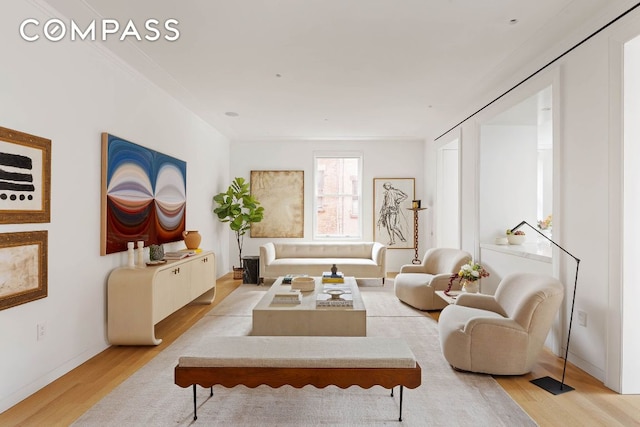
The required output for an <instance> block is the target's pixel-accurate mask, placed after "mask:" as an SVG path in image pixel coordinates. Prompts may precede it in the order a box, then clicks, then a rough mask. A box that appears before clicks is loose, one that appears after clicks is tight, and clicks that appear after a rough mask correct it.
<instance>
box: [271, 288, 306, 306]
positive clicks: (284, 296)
mask: <svg viewBox="0 0 640 427" xmlns="http://www.w3.org/2000/svg"><path fill="white" fill-rule="evenodd" d="M301 302H302V294H301V293H300V291H299V290H297V289H296V290H292V291H281V292H276V293H275V294H274V295H273V300H271V304H300V303H301Z"/></svg>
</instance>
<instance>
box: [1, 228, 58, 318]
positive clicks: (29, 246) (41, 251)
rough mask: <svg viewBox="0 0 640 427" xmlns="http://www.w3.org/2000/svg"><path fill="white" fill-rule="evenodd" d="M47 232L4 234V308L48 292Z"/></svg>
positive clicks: (2, 250)
mask: <svg viewBox="0 0 640 427" xmlns="http://www.w3.org/2000/svg"><path fill="white" fill-rule="evenodd" d="M46 252H47V232H46V231H34V232H23V233H4V234H0V310H2V309H5V308H9V307H13V306H16V305H19V304H24V303H26V302H29V301H33V300H36V299H40V298H44V297H46V296H47V266H46V263H47V254H46Z"/></svg>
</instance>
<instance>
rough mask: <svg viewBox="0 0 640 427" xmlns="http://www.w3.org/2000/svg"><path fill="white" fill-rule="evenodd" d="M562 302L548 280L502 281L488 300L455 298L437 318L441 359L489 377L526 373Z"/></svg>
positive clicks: (516, 277) (521, 277)
mask: <svg viewBox="0 0 640 427" xmlns="http://www.w3.org/2000/svg"><path fill="white" fill-rule="evenodd" d="M563 297H564V287H563V286H562V283H560V282H559V281H558V280H556V279H554V278H553V277H550V276H546V275H542V274H532V273H516V274H511V275H508V276H506V277H505V278H504V279H502V281H501V282H500V284H499V285H498V289H497V290H496V294H495V296H494V295H483V294H461V295H460V296H458V298H457V300H456V303H455V304H454V305H450V306H448V307H446V308H445V309H444V310H442V313H440V318H439V319H438V330H439V334H440V345H441V347H442V354H443V355H444V358H445V359H446V360H447V362H449V364H450V365H451V366H453V367H454V368H457V369H461V370H464V371H472V372H481V373H486V374H493V375H521V374H526V373H527V372H530V371H531V369H532V368H533V365H534V364H535V363H536V360H537V358H538V355H539V353H540V351H541V350H542V347H543V346H544V341H545V339H546V337H547V334H548V333H549V330H550V329H551V324H552V323H553V319H554V318H555V316H556V313H557V312H558V309H559V308H560V304H561V303H562V298H563Z"/></svg>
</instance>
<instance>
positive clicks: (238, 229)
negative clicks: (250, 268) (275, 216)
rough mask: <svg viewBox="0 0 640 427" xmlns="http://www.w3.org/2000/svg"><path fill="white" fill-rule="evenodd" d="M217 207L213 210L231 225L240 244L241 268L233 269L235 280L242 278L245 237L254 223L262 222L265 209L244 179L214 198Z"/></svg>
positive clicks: (222, 220) (238, 179) (219, 217)
mask: <svg viewBox="0 0 640 427" xmlns="http://www.w3.org/2000/svg"><path fill="white" fill-rule="evenodd" d="M213 201H214V202H215V203H216V204H217V207H216V208H215V209H214V210H213V213H215V214H216V215H217V216H218V219H219V220H220V221H221V222H226V223H228V224H229V227H230V228H231V230H232V231H233V232H234V233H235V236H236V242H237V243H238V259H239V261H240V262H239V267H238V268H236V267H235V266H234V267H233V278H234V279H241V278H242V270H243V268H242V246H243V244H244V235H245V233H246V232H247V230H249V228H250V227H251V224H253V223H254V222H260V221H262V217H263V216H264V208H263V207H262V206H260V202H258V201H257V200H256V199H255V198H254V197H253V196H252V195H251V193H250V192H249V183H248V182H246V181H245V179H244V178H235V179H234V180H233V182H232V183H231V185H230V186H229V188H228V189H227V191H225V192H223V193H219V194H216V195H215V196H213Z"/></svg>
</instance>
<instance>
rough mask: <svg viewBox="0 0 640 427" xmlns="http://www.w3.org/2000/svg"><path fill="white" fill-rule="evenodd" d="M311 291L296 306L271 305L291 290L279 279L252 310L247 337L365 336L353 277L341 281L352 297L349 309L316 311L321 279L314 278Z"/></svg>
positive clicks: (364, 317) (363, 313)
mask: <svg viewBox="0 0 640 427" xmlns="http://www.w3.org/2000/svg"><path fill="white" fill-rule="evenodd" d="M315 280H316V286H315V290H313V291H310V292H303V293H302V303H300V304H272V303H271V301H272V300H273V295H274V294H275V293H276V292H282V291H286V290H290V289H291V285H283V284H282V277H279V278H278V280H276V281H275V282H274V283H273V285H272V286H271V289H269V290H268V291H267V293H266V294H265V295H264V297H262V299H261V300H260V302H258V304H256V306H255V307H254V308H253V330H252V332H251V335H273V336H276V335H286V336H347V337H358V336H361V337H364V336H366V335H367V311H366V310H365V307H364V302H363V301H362V296H361V295H360V290H359V289H358V284H357V283H356V279H355V278H354V277H345V278H344V285H346V286H349V288H350V289H351V295H352V296H353V307H320V308H316V295H317V294H318V293H320V292H322V291H323V284H322V279H321V278H319V277H316V278H315Z"/></svg>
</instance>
